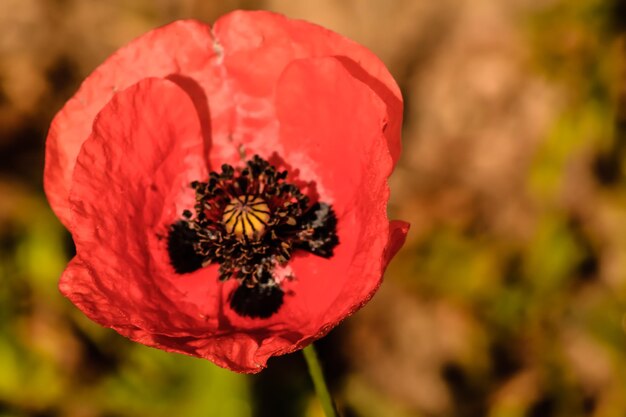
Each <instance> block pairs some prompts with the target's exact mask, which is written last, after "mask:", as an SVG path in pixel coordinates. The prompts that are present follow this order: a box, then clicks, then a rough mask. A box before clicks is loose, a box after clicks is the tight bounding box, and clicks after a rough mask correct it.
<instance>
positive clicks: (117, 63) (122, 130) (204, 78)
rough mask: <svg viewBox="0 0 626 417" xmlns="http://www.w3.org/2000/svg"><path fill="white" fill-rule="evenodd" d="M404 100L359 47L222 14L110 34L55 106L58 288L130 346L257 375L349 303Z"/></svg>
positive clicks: (396, 227)
mask: <svg viewBox="0 0 626 417" xmlns="http://www.w3.org/2000/svg"><path fill="white" fill-rule="evenodd" d="M401 116H402V100H401V96H400V92H399V89H398V87H397V85H396V84H395V82H394V80H393V79H392V77H391V76H390V75H389V73H388V71H387V70H386V68H385V67H384V66H383V64H382V63H381V62H380V61H379V60H378V59H377V58H376V57H375V56H374V55H373V54H372V53H371V52H369V51H368V50H367V49H365V48H364V47H362V46H360V45H357V44H356V43H354V42H352V41H350V40H348V39H345V38H343V37H342V36H340V35H338V34H336V33H333V32H330V31H328V30H326V29H323V28H321V27H319V26H316V25H313V24H310V23H306V22H303V21H298V20H289V19H287V18H285V17H283V16H280V15H277V14H273V13H268V12H241V11H239V12H234V13H231V14H229V15H227V16H224V17H222V18H221V19H220V20H218V21H217V22H216V23H215V25H214V26H213V28H211V27H209V26H208V25H206V24H204V23H201V22H198V21H192V20H187V21H178V22H174V23H172V24H170V25H167V26H164V27H162V28H159V29H156V30H154V31H152V32H150V33H147V34H145V35H144V36H141V37H140V38H138V39H136V40H134V41H133V42H131V43H130V44H129V45H127V46H125V47H123V48H122V49H120V50H118V51H117V52H116V53H115V54H113V56H111V57H110V58H109V59H108V60H107V61H106V62H105V63H104V64H102V65H101V66H100V67H99V68H97V69H96V70H95V71H94V72H93V73H92V74H91V75H90V76H89V77H88V78H87V79H86V80H85V81H84V83H83V84H82V86H81V88H80V89H79V91H78V92H77V93H76V95H75V96H74V97H73V98H72V99H71V100H70V101H69V102H68V103H67V104H66V105H65V107H64V108H63V109H62V110H61V111H60V112H59V114H58V115H57V116H56V118H55V119H54V121H53V122H52V126H51V128H50V132H49V135H48V139H47V145H46V166H45V189H46V193H47V196H48V199H49V201H50V204H51V206H52V208H53V209H54V211H55V213H56V214H57V215H58V217H59V218H60V219H61V221H62V222H63V224H64V225H65V226H67V227H68V229H69V230H70V231H71V233H72V235H73V238H74V241H75V243H76V250H77V255H76V257H74V259H73V260H72V261H71V262H70V264H69V266H68V267H67V269H66V270H65V272H64V273H63V276H62V278H61V282H60V289H61V292H62V293H63V294H64V295H65V296H67V297H68V298H69V299H70V300H71V301H72V302H73V303H74V304H75V305H76V306H78V308H80V309H81V310H82V311H83V312H84V313H85V314H86V315H87V316H89V317H90V318H91V319H92V320H94V321H96V322H98V323H100V324H101V325H103V326H107V327H110V328H113V329H115V330H116V331H117V332H119V333H120V334H122V335H124V336H126V337H128V338H130V339H132V340H135V341H137V342H140V343H143V344H146V345H149V346H153V347H157V348H160V349H163V350H167V351H172V352H180V353H184V354H188V355H193V356H198V357H203V358H207V359H210V360H212V361H213V362H215V363H216V364H218V365H220V366H222V367H226V368H229V369H232V370H235V371H239V372H251V373H252V372H258V371H260V370H261V369H262V368H263V367H264V366H265V364H266V361H267V359H268V358H269V357H270V356H273V355H280V354H285V353H288V352H292V351H294V350H297V349H300V348H302V347H304V346H305V345H307V344H309V343H311V342H312V341H313V340H315V339H317V338H319V337H321V336H323V335H324V334H326V333H327V332H328V331H329V330H330V329H331V328H333V327H334V326H336V325H337V324H338V322H339V321H341V320H342V319H344V318H345V317H347V316H348V315H350V314H352V313H353V312H354V311H356V310H357V309H358V308H360V307H361V306H363V304H365V303H366V302H367V301H368V300H369V299H370V298H371V297H372V295H373V294H374V292H375V291H376V289H377V288H378V286H379V284H380V282H381V276H382V274H383V271H384V268H385V267H386V265H387V263H388V262H389V260H390V259H391V257H392V256H393V255H394V254H395V253H396V252H397V250H398V249H399V248H400V246H401V245H402V243H403V242H404V237H405V234H406V232H407V229H408V225H407V224H405V223H403V222H389V220H388V219H387V214H386V206H387V200H388V195H389V189H388V185H387V178H388V176H389V175H390V174H391V171H392V169H393V166H394V165H395V163H396V161H397V159H398V156H399V153H400V125H401Z"/></svg>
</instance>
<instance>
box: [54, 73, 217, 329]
mask: <svg viewBox="0 0 626 417" xmlns="http://www.w3.org/2000/svg"><path fill="white" fill-rule="evenodd" d="M202 153H203V141H202V133H201V129H200V125H199V122H198V119H197V115H196V112H195V109H194V106H193V103H192V101H191V100H190V99H189V97H188V96H187V94H186V93H185V92H184V91H183V90H182V89H181V88H179V87H178V86H177V85H176V84H174V83H172V82H170V81H166V80H159V79H146V80H144V81H141V82H140V83H138V84H137V85H135V86H133V87H130V88H128V89H127V90H124V91H122V92H121V93H118V94H117V95H116V96H115V97H114V98H113V99H112V100H111V102H110V103H109V104H107V105H106V106H105V108H104V109H103V110H102V112H100V114H99V115H98V118H97V119H96V122H95V124H94V131H93V133H92V135H91V136H90V138H89V139H88V140H87V141H86V142H85V143H84V145H83V147H82V149H81V151H80V154H79V156H78V159H77V163H76V168H75V169H74V175H73V187H72V190H71V195H70V208H71V214H72V220H71V221H72V223H71V226H72V231H73V236H74V240H75V242H76V249H77V258H78V259H76V260H75V261H74V262H73V263H72V264H71V265H70V267H68V269H67V270H66V272H65V273H64V275H63V277H62V280H61V290H62V291H63V293H64V294H65V295H66V296H67V297H68V298H70V299H71V300H72V301H73V302H74V303H75V304H76V305H78V306H79V307H81V308H82V309H84V310H85V311H86V313H87V314H88V315H90V317H92V318H93V319H94V320H96V321H98V322H99V323H101V324H103V325H105V326H109V327H115V328H118V327H121V328H125V327H129V326H136V327H141V328H142V329H144V330H149V331H153V332H158V333H163V334H172V335H176V334H178V333H177V332H179V331H182V330H181V329H185V330H184V334H186V335H188V334H189V331H188V329H195V330H196V331H197V332H198V333H200V332H203V331H206V329H207V328H214V327H215V325H216V324H215V321H216V319H215V314H214V313H215V311H216V309H217V306H216V304H217V303H216V302H215V300H211V299H210V298H208V297H210V296H211V295H210V294H208V292H209V290H208V289H206V288H203V287H202V286H201V285H200V286H197V287H193V289H194V291H196V292H195V293H191V294H189V293H185V292H184V291H185V286H188V285H189V283H197V282H210V283H214V279H213V278H214V276H215V271H214V270H211V269H210V268H205V269H203V270H202V271H197V273H196V274H191V275H190V278H189V279H188V280H186V281H181V279H180V277H179V276H176V275H175V274H174V271H173V269H172V267H171V266H170V265H169V262H168V259H167V257H166V256H165V257H163V256H162V257H155V256H154V255H153V254H154V253H161V251H159V250H157V248H160V247H161V246H163V245H164V244H165V243H164V237H165V236H166V235H167V232H168V230H167V228H166V227H163V225H164V224H171V221H172V219H173V218H176V217H178V215H179V213H181V212H182V211H183V208H186V207H189V206H192V205H193V202H194V194H193V190H191V189H190V187H189V183H190V182H191V181H192V180H195V179H198V178H204V177H206V175H207V173H206V165H205V161H204V159H203V157H202ZM168 222H169V223H168ZM159 236H160V237H161V240H159ZM194 275H195V277H194ZM198 275H202V277H198ZM207 275H208V276H210V278H209V279H207V278H206V276H207ZM213 285H214V286H215V284H213ZM213 293H215V291H213ZM199 296H204V297H207V300H206V303H205V304H203V306H204V307H205V309H201V308H199V307H198V304H197V302H196V301H197V297H199ZM117 312H123V314H118V313H117Z"/></svg>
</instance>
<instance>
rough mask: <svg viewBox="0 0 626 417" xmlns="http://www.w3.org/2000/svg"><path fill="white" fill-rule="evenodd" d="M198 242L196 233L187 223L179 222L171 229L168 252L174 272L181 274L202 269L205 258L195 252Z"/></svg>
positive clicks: (168, 238)
mask: <svg viewBox="0 0 626 417" xmlns="http://www.w3.org/2000/svg"><path fill="white" fill-rule="evenodd" d="M197 240H198V236H197V234H196V231H195V230H193V229H191V228H190V227H189V223H187V222H186V221H183V220H181V221H178V222H176V223H174V224H173V225H172V226H171V227H170V234H169V235H168V237H167V251H168V253H169V255H170V262H171V263H172V266H173V267H174V270H175V271H176V272H177V273H179V274H185V273H189V272H193V271H195V270H197V269H200V268H201V267H202V261H203V257H202V256H200V255H198V254H197V253H196V251H195V250H194V247H193V244H194V242H196V241H197Z"/></svg>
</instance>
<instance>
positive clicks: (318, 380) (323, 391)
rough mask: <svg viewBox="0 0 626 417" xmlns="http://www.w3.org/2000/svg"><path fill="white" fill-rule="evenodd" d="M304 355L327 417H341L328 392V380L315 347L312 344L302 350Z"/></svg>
mask: <svg viewBox="0 0 626 417" xmlns="http://www.w3.org/2000/svg"><path fill="white" fill-rule="evenodd" d="M302 353H303V354H304V359H305V360H306V364H307V365H308V367H309V374H310V375H311V379H312V380H313V385H314V386H315V392H316V393H317V397H318V398H319V400H320V403H322V408H323V409H324V413H325V414H326V417H339V413H338V412H337V408H335V403H334V402H333V399H332V398H331V396H330V393H329V392H328V386H327V385H326V379H324V372H323V371H322V366H321V365H320V361H319V359H318V357H317V353H316V352H315V347H313V344H310V345H309V346H307V347H305V348H304V349H303V350H302Z"/></svg>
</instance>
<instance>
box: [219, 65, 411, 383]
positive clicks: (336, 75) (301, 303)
mask: <svg viewBox="0 0 626 417" xmlns="http://www.w3.org/2000/svg"><path fill="white" fill-rule="evenodd" d="M276 108H277V113H278V120H279V122H280V127H281V130H280V138H281V139H280V140H281V144H282V147H283V148H284V154H283V155H284V157H285V159H286V160H287V163H288V164H290V165H291V166H293V167H294V168H296V169H297V170H299V173H300V179H304V180H311V179H315V180H316V181H317V184H316V186H317V191H318V192H319V194H320V199H321V200H322V201H325V202H329V203H332V204H333V206H334V208H335V210H336V212H337V214H338V217H339V223H338V234H339V239H340V244H339V246H337V248H336V253H335V256H333V257H332V258H331V259H322V258H320V257H317V256H314V255H308V254H307V255H296V257H295V258H294V259H293V260H292V261H291V262H290V264H289V267H290V268H292V269H293V271H294V273H295V276H296V279H295V281H293V282H286V281H285V282H284V284H283V287H284V288H285V289H286V290H287V295H286V301H285V304H284V305H283V307H282V308H281V309H280V310H279V312H278V313H277V314H275V315H273V316H272V317H270V318H269V319H266V320H250V319H247V318H242V317H240V316H238V315H237V314H235V313H234V312H232V311H230V310H227V311H226V317H227V319H228V321H229V324H230V326H232V328H233V329H241V331H244V332H247V333H248V334H249V335H250V336H251V337H252V338H254V340H255V341H256V343H257V344H258V350H257V351H256V352H255V353H254V355H253V356H252V358H253V362H252V363H248V364H247V366H249V367H250V369H249V370H248V371H247V372H251V371H254V369H256V368H253V367H252V365H255V366H259V365H261V366H264V365H265V362H266V361H267V359H268V358H269V357H270V356H273V355H277V354H283V353H287V352H290V351H293V350H297V349H299V348H301V347H302V346H304V345H305V344H307V343H309V342H311V341H312V340H314V339H317V338H319V337H321V336H323V335H324V334H325V333H326V332H328V331H329V330H330V329H331V328H333V327H334V326H336V325H337V324H338V323H339V322H340V321H341V320H342V319H343V318H345V317H347V316H348V315H349V314H351V313H353V312H354V311H355V310H356V309H358V308H359V307H360V306H362V305H363V304H364V303H365V302H366V301H367V300H368V299H369V298H370V297H371V296H372V295H373V293H374V292H375V290H376V289H377V288H378V286H379V285H380V281H381V277H382V273H383V271H384V268H385V266H386V265H387V263H388V261H389V259H390V258H391V256H393V254H395V251H396V250H397V249H398V248H399V247H400V246H401V244H402V242H403V238H404V235H405V234H406V229H407V227H406V225H405V224H404V223H402V222H398V223H395V222H394V223H393V226H392V227H391V228H390V227H389V221H388V219H387V213H386V210H387V199H388V193H389V192H388V187H387V177H388V176H389V174H390V173H391V170H392V167H393V163H394V162H393V160H392V158H391V157H390V155H389V149H388V143H387V141H386V140H385V137H384V135H383V131H384V128H385V125H386V119H387V116H386V115H387V112H386V108H385V105H384V103H383V102H382V101H381V100H380V98H379V97H378V96H377V95H376V94H374V93H373V92H372V90H371V89H370V88H368V86H366V85H365V84H363V83H362V82H361V81H359V80H358V79H356V78H355V77H353V76H352V74H351V73H350V72H349V71H348V70H347V69H346V68H345V67H344V66H343V65H342V63H341V62H340V61H339V60H338V59H335V58H320V59H307V60H301V61H296V62H294V63H293V64H291V65H290V66H289V67H288V69H287V70H286V71H285V73H284V74H283V76H282V77H281V79H280V82H279V84H278V87H277V91H276ZM255 150H256V149H255ZM232 289H233V287H232V286H230V285H224V288H223V294H224V295H223V296H224V297H227V295H228V294H229V293H230V291H232ZM255 350H256V349H255Z"/></svg>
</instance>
